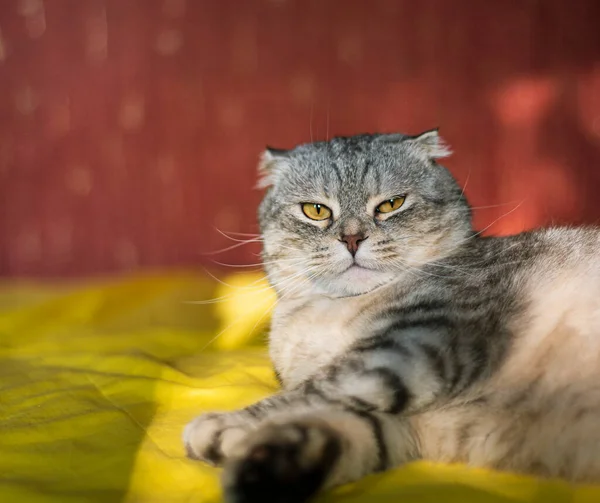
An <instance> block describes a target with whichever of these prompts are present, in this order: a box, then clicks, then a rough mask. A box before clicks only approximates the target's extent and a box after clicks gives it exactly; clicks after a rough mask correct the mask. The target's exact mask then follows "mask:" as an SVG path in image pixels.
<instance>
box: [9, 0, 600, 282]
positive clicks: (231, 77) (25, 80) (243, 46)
mask: <svg viewBox="0 0 600 503" xmlns="http://www.w3.org/2000/svg"><path fill="white" fill-rule="evenodd" d="M599 25H600V2H598V1H595V0H589V1H586V0H565V1H561V0H523V1H517V0H503V1H495V2H492V1H485V2H484V1H477V0H472V1H469V0H452V1H450V0H419V1H418V2H417V1H415V0H406V1H394V0H388V1H385V0H368V1H367V0H364V1H358V0H337V1H327V0H305V1H301V0H295V1H294V0H270V1H268V0H243V1H242V0H239V1H234V0H212V1H210V0H187V1H186V0H45V1H43V0H2V3H1V4H0V275H5V276H22V275H37V276H61V275H87V274H95V273H108V272H116V271H125V270H131V269H136V268H139V267H163V266H182V265H183V266H189V265H192V266H193V265H210V264H211V261H212V260H213V259H214V258H215V257H216V259H217V260H219V261H221V262H230V263H237V264H243V263H248V262H256V257H255V255H254V253H256V251H257V248H256V246H255V245H248V246H241V247H238V248H235V249H233V250H230V251H228V252H224V253H222V254H220V255H216V256H212V255H206V253H207V252H211V251H214V250H217V249H219V248H223V247H226V246H229V245H231V244H232V242H231V241H229V240H228V239H226V238H225V237H224V236H223V235H221V234H219V232H217V231H216V230H215V228H218V229H221V230H222V231H226V232H242V233H246V232H248V233H252V232H256V222H255V208H256V205H257V203H258V201H259V199H260V193H259V192H256V191H254V190H253V189H252V187H253V184H254V180H255V165H256V160H257V157H258V154H259V153H260V151H261V150H262V148H263V146H264V145H265V144H270V145H273V146H277V147H291V146H292V145H294V144H296V143H299V142H304V141H308V140H310V139H311V137H312V138H313V139H322V138H325V137H330V136H332V135H337V134H352V133H359V132H373V131H401V132H409V133H417V132H420V131H421V130H425V129H430V128H432V127H435V126H440V127H441V134H442V135H443V136H444V137H445V138H446V139H447V140H448V142H449V143H450V144H451V145H452V147H453V148H454V151H455V155H454V156H453V157H452V158H450V159H449V160H448V162H447V163H446V165H447V166H448V167H449V168H450V169H451V170H452V171H453V172H454V173H455V175H456V176H457V177H458V179H459V180H460V181H461V183H462V184H465V183H466V193H467V195H469V196H470V198H471V201H472V203H473V204H474V205H475V206H477V207H481V208H478V209H477V210H476V225H477V227H478V228H484V227H487V226H488V225H490V224H492V225H491V227H490V228H489V229H488V232H492V231H493V232H496V233H508V232H516V231H519V230H522V229H525V228H530V227H533V226H537V225H544V224H549V223H552V222H554V223H564V222H573V223H579V222H589V223H594V222H596V221H597V220H598V218H599V217H600V201H599V199H598V195H597V193H598V192H600V162H599V161H600V28H599ZM511 211H512V212H511ZM507 212H510V213H509V214H508V215H506V216H504V217H502V215H505V214H506V213H507ZM500 217H502V218H500ZM494 222H495V223H494ZM236 236H237V235H236Z"/></svg>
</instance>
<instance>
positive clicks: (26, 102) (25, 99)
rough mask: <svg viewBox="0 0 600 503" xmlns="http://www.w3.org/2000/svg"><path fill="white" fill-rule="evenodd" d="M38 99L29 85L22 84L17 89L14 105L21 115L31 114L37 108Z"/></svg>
mask: <svg viewBox="0 0 600 503" xmlns="http://www.w3.org/2000/svg"><path fill="white" fill-rule="evenodd" d="M38 105H39V99H38V96H37V94H36V92H35V91H34V90H33V88H32V87H31V86H30V85H24V86H23V87H21V88H19V89H18V90H17V93H16V95H15V106H16V107H17V110H18V111H19V113H21V114H22V115H32V114H33V113H34V112H35V111H36V110H37V108H38Z"/></svg>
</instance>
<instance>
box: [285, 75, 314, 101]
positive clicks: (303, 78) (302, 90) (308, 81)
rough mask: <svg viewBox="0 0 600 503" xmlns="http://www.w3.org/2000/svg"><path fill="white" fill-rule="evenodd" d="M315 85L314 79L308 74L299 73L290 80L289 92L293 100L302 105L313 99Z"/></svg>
mask: <svg viewBox="0 0 600 503" xmlns="http://www.w3.org/2000/svg"><path fill="white" fill-rule="evenodd" d="M316 88H317V85H316V83H315V79H314V77H313V76H312V75H309V74H299V75H296V76H294V77H292V79H291V81H290V93H291V95H292V97H293V98H294V100H295V101H296V102H297V103H299V104H302V105H306V104H309V103H311V102H312V101H314V99H315V91H316Z"/></svg>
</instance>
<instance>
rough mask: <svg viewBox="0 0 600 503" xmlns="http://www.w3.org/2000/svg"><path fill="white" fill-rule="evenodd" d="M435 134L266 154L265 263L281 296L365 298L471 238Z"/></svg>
mask: <svg viewBox="0 0 600 503" xmlns="http://www.w3.org/2000/svg"><path fill="white" fill-rule="evenodd" d="M449 154H450V151H449V150H448V148H447V147H446V146H445V145H444V143H443V142H442V141H441V139H440V137H439V136H438V133H437V130H434V131H428V132H426V133H423V134H421V135H418V136H406V135H402V134H380V135H359V136H352V137H347V138H334V139H332V140H330V141H327V142H315V143H310V144H306V145H300V146H298V147H296V148H294V149H292V150H285V151H283V150H276V149H267V151H266V152H265V153H264V154H263V157H262V159H261V162H260V164H259V175H260V179H259V186H260V187H267V188H268V190H267V193H266V195H265V198H264V199H263V202H262V203H261V205H260V210H259V221H260V226H261V232H262V235H263V239H264V248H263V260H264V266H265V270H266V271H267V274H268V276H269V280H270V281H271V283H272V284H273V286H274V287H275V289H276V290H277V291H278V293H279V294H280V295H286V292H287V295H305V294H311V293H323V294H326V295H331V296H349V295H359V294H363V293H367V292H369V291H371V290H373V289H375V288H377V287H378V286H381V285H383V284H385V283H387V282H390V281H391V280H392V279H394V278H398V277H399V276H401V275H404V274H411V271H413V273H414V269H415V268H418V267H420V266H422V265H423V264H424V263H427V262H431V261H435V260H438V259H440V258H443V257H444V256H447V255H448V254H449V253H451V252H452V250H454V249H455V248H456V247H457V246H459V245H460V244H461V243H462V242H464V240H465V239H466V237H467V236H468V235H469V233H470V232H471V214H470V210H469V207H468V205H467V203H466V201H465V199H464V197H463V191H462V190H461V188H460V187H459V186H458V184H457V183H456V181H455V180H454V179H453V178H452V176H451V175H450V173H449V172H448V171H447V170H446V169H445V168H443V167H442V166H440V165H439V164H437V162H436V160H437V159H439V158H442V157H445V156H447V155H449Z"/></svg>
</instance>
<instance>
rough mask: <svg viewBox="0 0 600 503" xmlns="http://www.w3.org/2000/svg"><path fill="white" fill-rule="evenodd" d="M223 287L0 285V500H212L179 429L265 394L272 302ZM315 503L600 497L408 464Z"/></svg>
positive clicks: (180, 280)
mask: <svg viewBox="0 0 600 503" xmlns="http://www.w3.org/2000/svg"><path fill="white" fill-rule="evenodd" d="M233 281H236V282H237V284H236V285H232V286H225V285H217V284H216V282H213V281H209V280H207V279H205V278H204V279H203V278H198V277H194V276H193V275H184V274H182V275H173V274H170V275H165V276H161V275H157V276H151V277H148V276H145V277H137V278H133V279H129V280H126V281H125V280H123V281H115V282H98V283H95V284H93V285H92V286H90V285H89V284H88V285H87V286H86V287H78V286H75V285H71V286H69V287H65V286H62V287H61V288H57V287H51V288H50V287H40V286H39V285H28V284H22V283H20V284H12V285H5V286H4V287H2V288H0V502H11V503H12V502H18V503H21V502H23V503H34V502H40V503H50V502H60V503H68V502H76V501H77V502H80V501H81V502H111V503H113V502H117V501H126V502H132V503H133V502H135V503H148V502H161V503H170V502H173V503H180V502H201V503H209V502H216V501H220V492H219V485H218V478H219V471H218V470H217V469H214V468H211V467H208V466H205V465H203V464H201V463H197V462H193V461H189V460H187V459H186V458H185V456H184V453H183V449H182V445H181V441H180V437H181V430H182V428H183V426H184V425H185V423H186V422H187V421H189V420H190V419H191V418H192V417H194V416H195V415H197V414H199V413H201V412H204V411H209V410H227V409H232V408H237V407H241V406H243V405H246V404H248V403H250V402H253V401H255V400H257V399H259V398H261V397H263V396H265V395H266V394H268V393H271V392H272V391H273V390H274V389H275V381H274V379H273V376H272V373H271V370H270V367H269V362H268V360H267V358H266V355H265V350H264V344H263V341H262V339H263V334H264V321H265V319H266V318H267V317H268V311H269V307H270V305H271V302H272V294H271V292H270V291H269V290H268V289H266V288H265V287H264V283H263V282H262V280H261V278H260V277H252V276H243V277H241V278H238V279H237V280H233ZM234 287H235V288H234ZM214 297H217V298H219V302H215V303H207V304H192V303H189V301H195V300H201V299H208V298H214ZM322 499H323V501H340V502H341V501H346V502H351V501H356V502H358V501H360V502H364V503H371V502H373V503H378V502H380V503H383V502H388V501H389V502H403V503H410V502H418V503H442V502H457V503H459V502H460V503H463V502H481V503H500V502H544V503H553V502H556V503H557V502H565V503H566V502H574V503H585V502H590V503H591V502H600V488H592V487H575V486H571V485H568V484H565V483H562V482H542V481H539V480H534V479H529V478H524V477H516V476H512V475H506V474H497V473H490V472H486V471H483V470H473V469H467V468H464V467H460V466H439V465H437V466H436V465H431V464H427V463H415V464H412V465H409V466H406V467H403V468H401V469H398V470H396V471H394V472H390V473H386V474H383V475H378V476H373V477H369V478H367V479H365V480H363V481H361V482H359V483H357V484H353V485H351V486H348V487H343V488H340V489H339V490H337V491H334V492H333V493H330V494H326V495H324V496H323V497H322Z"/></svg>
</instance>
